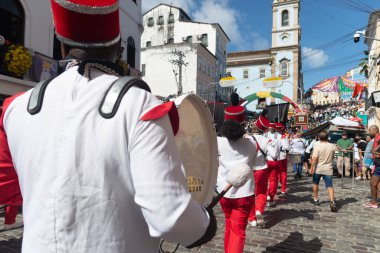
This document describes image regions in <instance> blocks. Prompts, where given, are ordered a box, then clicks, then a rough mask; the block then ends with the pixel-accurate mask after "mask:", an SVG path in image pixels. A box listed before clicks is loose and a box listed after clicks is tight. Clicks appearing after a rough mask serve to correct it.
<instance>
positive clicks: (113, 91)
mask: <svg viewBox="0 0 380 253" xmlns="http://www.w3.org/2000/svg"><path fill="white" fill-rule="evenodd" d="M134 86H135V87H138V88H140V89H144V90H146V91H148V92H151V91H150V88H149V86H148V85H147V84H146V83H145V82H144V81H143V80H141V79H138V78H135V77H131V76H124V77H121V78H119V79H117V80H116V81H115V82H113V83H112V84H111V86H110V87H109V89H108V90H107V92H106V94H105V95H104V97H103V99H102V102H101V103H100V106H99V113H100V115H102V117H103V118H106V119H110V118H112V117H113V116H115V114H116V112H117V109H118V108H119V105H120V102H121V100H122V98H123V96H124V95H125V94H126V93H127V91H128V90H129V89H130V88H131V87H134Z"/></svg>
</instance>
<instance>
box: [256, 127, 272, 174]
mask: <svg viewBox="0 0 380 253" xmlns="http://www.w3.org/2000/svg"><path fill="white" fill-rule="evenodd" d="M254 136H255V138H256V140H257V142H258V145H259V147H260V148H261V150H262V151H263V152H264V154H263V153H262V152H261V151H260V149H257V159H256V163H255V165H254V166H253V170H264V169H267V168H268V165H267V159H266V156H267V153H268V149H267V145H268V139H267V138H265V137H264V136H262V135H260V134H254Z"/></svg>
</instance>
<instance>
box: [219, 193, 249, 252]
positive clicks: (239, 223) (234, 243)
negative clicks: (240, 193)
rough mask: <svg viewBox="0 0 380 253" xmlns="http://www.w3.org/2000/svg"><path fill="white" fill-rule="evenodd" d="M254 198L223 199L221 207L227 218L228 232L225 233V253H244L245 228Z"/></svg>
mask: <svg viewBox="0 0 380 253" xmlns="http://www.w3.org/2000/svg"><path fill="white" fill-rule="evenodd" d="M254 201H255V197H254V196H249V197H245V198H237V199H229V198H222V199H221V200H220V205H221V207H222V210H223V212H224V215H225V217H226V230H225V233H224V252H225V253H242V252H243V249H244V243H245V228H246V227H247V224H248V216H249V213H250V211H251V207H252V203H253V202H254Z"/></svg>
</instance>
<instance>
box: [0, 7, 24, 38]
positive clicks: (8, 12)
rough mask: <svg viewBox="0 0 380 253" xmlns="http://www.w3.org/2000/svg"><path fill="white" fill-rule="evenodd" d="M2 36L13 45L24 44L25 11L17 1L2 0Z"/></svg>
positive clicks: (0, 10) (0, 18)
mask: <svg viewBox="0 0 380 253" xmlns="http://www.w3.org/2000/svg"><path fill="white" fill-rule="evenodd" d="M0 24H1V25H0V35H1V36H3V37H4V38H5V39H6V40H9V41H10V42H11V43H21V44H24V24H25V14H24V9H23V8H22V6H21V4H20V2H19V1H17V0H0Z"/></svg>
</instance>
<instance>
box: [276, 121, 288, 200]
mask: <svg viewBox="0 0 380 253" xmlns="http://www.w3.org/2000/svg"><path fill="white" fill-rule="evenodd" d="M275 126H276V131H278V133H279V135H278V137H279V138H278V140H279V142H280V149H281V151H280V159H279V170H278V179H279V181H280V183H281V192H282V193H286V183H287V176H288V157H287V152H288V151H289V150H290V143H289V139H288V137H286V135H285V134H281V132H283V131H284V129H285V127H284V126H283V125H282V124H281V123H279V122H277V123H275Z"/></svg>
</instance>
